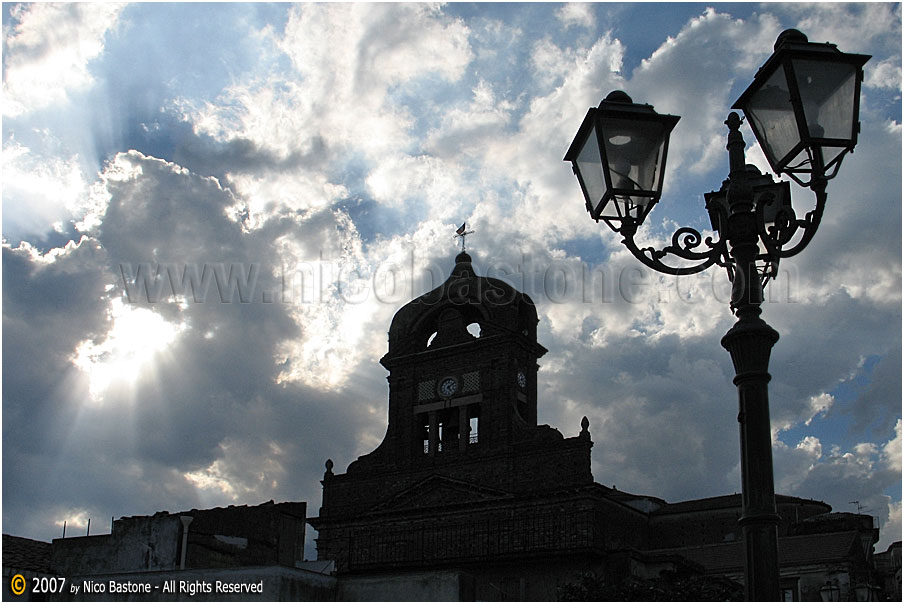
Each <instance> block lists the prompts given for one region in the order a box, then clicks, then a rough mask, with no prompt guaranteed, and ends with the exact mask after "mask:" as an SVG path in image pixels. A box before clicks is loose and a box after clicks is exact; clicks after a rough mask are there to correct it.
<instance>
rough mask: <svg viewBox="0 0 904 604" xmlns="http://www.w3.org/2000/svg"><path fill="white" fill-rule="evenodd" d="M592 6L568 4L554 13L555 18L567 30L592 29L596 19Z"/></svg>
mask: <svg viewBox="0 0 904 604" xmlns="http://www.w3.org/2000/svg"><path fill="white" fill-rule="evenodd" d="M591 8H592V6H591V5H589V4H585V3H576V2H569V3H567V4H563V5H562V7H561V8H560V9H559V10H558V11H556V18H558V19H559V21H561V22H562V25H563V26H564V27H565V28H566V29H568V28H570V27H575V26H577V27H593V25H594V24H595V22H596V18H595V17H594V15H593V11H592V10H591Z"/></svg>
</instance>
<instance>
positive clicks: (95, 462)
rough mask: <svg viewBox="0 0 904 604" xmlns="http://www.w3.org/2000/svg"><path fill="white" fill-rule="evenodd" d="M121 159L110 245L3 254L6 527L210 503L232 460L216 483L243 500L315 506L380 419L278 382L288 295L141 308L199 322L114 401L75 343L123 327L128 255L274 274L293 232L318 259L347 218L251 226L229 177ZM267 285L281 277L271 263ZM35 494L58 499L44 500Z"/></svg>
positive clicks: (104, 237) (115, 393) (338, 397)
mask: <svg viewBox="0 0 904 604" xmlns="http://www.w3.org/2000/svg"><path fill="white" fill-rule="evenodd" d="M120 161H121V162H124V163H121V167H122V166H126V165H128V169H129V170H130V171H129V172H128V175H127V176H123V175H120V176H119V177H117V178H118V179H117V178H111V179H110V180H108V181H107V190H108V192H109V193H110V202H109V205H108V207H107V211H106V213H105V214H104V216H103V223H102V226H101V227H100V228H99V229H98V231H97V234H96V236H97V239H96V240H94V239H90V238H88V239H86V240H85V242H83V243H82V244H81V245H80V246H78V247H72V248H70V249H68V250H66V251H65V252H63V253H60V254H59V255H58V256H57V257H56V260H55V261H54V262H52V263H49V264H45V263H42V262H41V261H39V260H36V259H35V258H34V257H33V256H32V255H31V254H30V253H29V252H27V251H23V250H12V249H9V248H4V250H3V253H4V280H5V287H4V342H3V345H4V351H5V352H6V354H4V367H3V373H4V452H5V455H4V467H5V469H6V470H7V471H5V472H4V490H5V493H6V495H7V497H6V499H5V502H4V519H5V521H6V522H7V523H8V524H9V525H10V526H17V527H21V529H17V531H18V532H21V533H22V534H28V535H32V536H38V537H40V538H45V539H46V538H50V537H51V536H53V534H54V533H55V531H56V529H55V528H54V525H53V523H54V522H55V521H57V520H61V519H64V518H65V515H66V514H67V513H68V514H71V513H72V511H73V510H85V511H86V512H87V513H89V514H93V515H94V517H95V518H98V517H100V518H103V517H108V516H109V515H115V514H133V513H152V512H154V511H156V510H159V509H164V508H166V509H176V508H178V509H182V508H190V507H193V506H198V505H201V504H202V502H203V501H204V498H203V497H201V496H200V495H198V494H197V492H196V485H193V484H192V483H191V481H190V480H188V479H187V478H186V477H185V474H186V473H188V474H191V473H193V472H201V473H202V474H203V473H204V472H207V471H208V470H209V468H210V467H211V465H212V464H214V462H217V461H218V460H220V462H219V465H218V466H216V468H215V469H216V472H215V473H214V474H215V475H214V478H219V479H222V480H223V481H226V483H228V484H229V486H230V487H231V488H233V489H234V491H229V492H228V493H227V495H229V496H231V495H233V494H235V495H237V496H239V497H240V498H241V501H243V502H244V501H251V502H255V500H256V498H259V499H261V500H265V499H270V498H283V499H302V500H308V501H311V502H314V501H316V500H317V498H318V492H317V491H318V490H317V486H318V485H317V483H316V480H315V481H311V480H309V478H310V477H312V476H317V475H318V473H322V469H323V462H324V460H325V458H326V457H327V456H329V455H330V454H334V453H331V451H337V450H344V451H349V450H352V451H353V450H355V449H356V444H355V434H356V432H357V431H358V430H359V429H360V428H361V425H362V423H363V422H364V421H365V420H366V418H364V417H361V415H360V414H361V408H360V406H355V405H352V404H351V401H349V400H348V399H347V398H346V397H345V396H344V395H342V394H338V393H335V392H329V391H326V392H324V391H320V390H315V389H312V388H310V387H308V386H305V385H303V384H299V383H283V384H277V375H278V371H279V367H278V365H277V363H276V362H275V356H274V355H275V350H276V348H277V346H278V345H279V344H280V343H282V342H284V341H285V340H292V339H296V338H301V337H302V335H303V332H304V329H305V326H304V325H301V326H300V327H299V326H298V324H297V323H296V322H295V320H293V319H292V318H291V317H290V316H289V315H288V312H289V310H290V307H289V305H286V304H278V303H271V304H267V303H263V301H262V300H261V299H260V298H258V299H256V300H254V301H252V302H251V303H241V302H240V301H239V300H238V299H236V300H234V302H233V303H221V302H220V300H218V299H217V291H216V288H215V287H211V294H212V295H211V296H210V299H209V300H208V301H206V302H204V303H195V302H192V301H189V302H188V303H185V302H184V299H183V298H182V297H181V296H180V297H177V298H173V297H172V296H171V295H170V296H164V297H163V298H162V299H160V300H159V301H157V302H155V303H148V302H147V301H144V302H143V303H142V304H137V305H130V307H131V308H148V309H151V310H153V311H154V312H157V313H159V314H161V315H163V316H165V317H166V318H167V319H169V320H170V321H171V322H173V323H179V324H182V325H184V328H183V331H182V332H181V333H180V334H179V336H178V338H177V339H176V341H175V342H174V343H173V344H172V345H170V346H169V347H168V348H167V349H166V350H164V351H161V352H160V353H159V354H158V356H157V358H156V361H155V362H154V364H153V366H152V367H145V368H143V370H142V373H141V374H139V375H136V376H133V381H132V383H131V384H130V385H128V386H126V385H121V384H120V385H116V384H114V385H111V386H110V388H109V389H108V390H107V391H106V392H104V395H103V399H102V401H93V402H92V401H91V400H90V395H89V393H88V391H87V387H86V379H85V376H84V375H82V374H81V373H80V372H79V371H78V370H77V369H76V368H75V367H74V365H73V363H72V355H73V352H72V351H73V350H74V349H75V348H76V346H77V344H78V343H79V342H81V341H83V340H85V339H88V338H96V339H97V340H98V341H100V340H102V335H103V334H104V333H105V331H106V329H107V328H109V324H108V323H107V318H106V315H105V306H106V304H104V303H105V302H107V303H108V302H109V299H110V298H112V297H118V296H123V294H124V290H125V284H124V283H123V282H122V276H121V274H117V273H118V270H117V268H118V266H119V264H120V263H133V264H137V263H139V262H152V263H156V262H161V263H163V262H168V263H173V264H176V265H180V266H181V265H185V264H192V263H194V264H204V263H217V262H238V263H244V264H246V265H248V264H251V263H253V262H258V263H261V264H263V265H264V266H265V268H266V269H268V270H269V269H270V268H273V267H275V266H278V264H279V258H278V257H277V255H276V253H275V247H274V246H275V244H274V242H275V241H276V240H277V239H278V238H279V237H282V236H286V235H289V236H290V237H297V238H298V240H299V242H300V249H302V250H308V251H309V252H311V253H314V252H315V250H319V249H322V248H321V245H323V246H324V247H328V244H327V238H328V237H329V236H330V228H332V229H333V231H335V220H334V219H333V215H332V214H331V213H328V212H325V213H324V214H323V216H321V217H319V218H316V217H315V218H314V219H312V220H310V222H309V223H307V224H306V226H305V227H304V228H301V227H300V226H299V224H298V223H297V221H295V220H294V219H292V218H291V217H289V218H274V219H272V220H271V221H270V222H269V223H268V224H266V225H264V227H262V228H260V229H258V230H256V231H254V232H253V233H246V232H243V228H242V224H241V223H239V222H236V221H234V220H231V219H230V218H228V217H227V214H226V209H227V208H228V207H229V206H230V204H232V203H234V201H235V200H234V198H233V197H232V196H231V194H230V193H229V192H228V191H226V190H224V189H222V188H220V187H219V186H218V185H217V184H216V182H215V181H213V180H211V179H209V178H203V177H199V176H196V175H194V174H191V173H189V172H187V171H186V170H184V169H180V168H179V167H178V166H175V165H173V164H168V163H166V162H163V161H160V160H156V159H151V158H146V157H144V156H142V155H140V154H138V153H132V154H129V155H128V156H123V157H122V158H121V159H120ZM112 172H113V170H112V168H111V173H112ZM100 246H103V247H100ZM261 281H262V283H263V286H262V287H266V286H268V285H270V286H274V287H275V279H274V278H273V277H272V276H269V273H268V271H267V270H264V271H262V276H261ZM107 284H113V286H114V287H113V289H112V290H110V291H106V287H105V286H106V285H107ZM189 300H190V298H189ZM320 452H322V454H321V453H320ZM17 467H28V468H30V469H31V470H30V471H29V472H27V473H23V472H16V471H14V469H15V468H17ZM217 472H218V473H219V474H217ZM35 476H45V477H53V478H54V480H55V482H51V481H49V479H48V480H46V481H45V480H40V479H36V478H35ZM124 484H130V485H132V486H131V487H129V488H128V489H123V485H124ZM53 493H56V494H57V496H56V497H53V496H52V494H53ZM59 493H64V494H65V495H64V496H62V497H60V496H59ZM226 500H228V497H227V499H226ZM35 501H43V502H45V503H43V504H41V505H40V506H39V508H40V509H38V510H35V505H34V502H35ZM51 502H56V503H51Z"/></svg>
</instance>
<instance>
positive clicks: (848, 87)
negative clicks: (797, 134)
mask: <svg viewBox="0 0 904 604" xmlns="http://www.w3.org/2000/svg"><path fill="white" fill-rule="evenodd" d="M858 69H859V68H858V67H857V66H856V65H854V64H851V63H829V62H826V61H812V60H803V59H798V60H795V61H794V76H795V78H796V79H797V86H798V89H799V90H800V97H801V101H802V102H803V108H804V116H805V117H806V119H807V129H808V130H809V135H810V137H812V138H833V139H845V140H848V139H851V138H852V135H853V132H854V127H855V124H854V101H855V99H854V95H855V94H856V91H857V71H858Z"/></svg>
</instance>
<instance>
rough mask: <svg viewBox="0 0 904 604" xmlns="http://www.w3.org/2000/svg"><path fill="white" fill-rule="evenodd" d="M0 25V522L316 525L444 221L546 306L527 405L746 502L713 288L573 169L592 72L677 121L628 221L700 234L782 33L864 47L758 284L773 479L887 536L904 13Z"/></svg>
mask: <svg viewBox="0 0 904 604" xmlns="http://www.w3.org/2000/svg"><path fill="white" fill-rule="evenodd" d="M2 10H3V19H2V22H3V100H2V110H3V117H2V127H3V131H2V140H3V164H2V165H3V173H2V182H3V206H2V237H3V244H2V245H3V269H2V312H3V327H2V336H3V346H2V358H3V361H2V362H3V378H2V388H3V390H2V395H3V407H2V412H3V414H2V426H3V455H2V458H3V491H2V497H3V532H4V533H11V534H15V535H21V536H25V537H31V538H34V539H40V540H45V541H49V540H50V539H53V538H55V537H59V536H60V535H61V533H62V527H63V523H64V522H65V523H66V525H67V535H75V534H84V531H85V530H86V529H87V524H88V520H89V519H91V520H93V522H92V523H91V531H92V534H97V533H102V532H107V531H108V530H109V528H108V527H109V525H108V524H107V522H108V519H110V518H111V517H116V518H119V517H121V516H131V515H147V514H153V513H155V512H157V511H160V510H168V511H170V512H177V511H182V510H189V509H192V508H205V507H214V506H224V505H232V504H235V505H241V504H250V505H256V504H259V503H262V502H264V501H268V500H271V499H273V500H276V501H299V500H300V501H306V502H308V506H309V513H310V514H311V515H316V513H317V509H318V508H319V505H320V497H321V486H320V484H319V481H320V479H321V478H322V476H323V472H324V462H325V461H326V460H327V458H330V459H332V460H333V461H334V462H335V464H336V471H337V472H340V471H344V470H345V468H346V467H347V465H348V464H349V463H350V462H352V461H354V460H355V459H356V458H357V457H358V456H359V455H363V454H365V453H368V452H370V451H371V450H373V449H374V448H375V447H376V446H377V445H378V444H379V442H380V441H381V439H382V437H383V435H384V433H385V429H386V421H387V395H388V386H387V382H386V375H387V373H386V371H385V369H384V368H383V367H381V366H380V365H379V363H378V361H379V359H380V357H381V356H382V355H383V354H385V352H386V347H387V331H388V328H389V323H390V321H391V319H392V316H393V314H394V313H395V312H396V311H397V310H398V309H399V308H400V307H401V306H402V305H403V304H405V303H406V302H407V301H408V300H410V299H411V298H413V297H415V296H418V295H420V294H422V293H424V292H426V291H429V290H430V289H432V288H433V287H435V286H436V285H438V284H439V283H441V282H442V281H443V280H445V278H446V277H447V276H448V274H449V272H450V271H451V269H452V266H453V258H454V256H455V254H456V252H457V251H458V248H457V243H456V240H455V239H454V238H453V235H454V234H455V229H456V228H457V227H458V226H459V225H460V224H461V223H462V222H467V224H468V227H469V229H473V230H474V233H473V234H472V235H470V236H469V237H468V239H467V246H468V251H469V253H470V254H471V256H472V257H473V259H474V266H475V268H476V269H477V271H478V272H479V273H481V274H486V275H490V276H496V277H500V278H504V279H506V280H507V281H508V282H509V283H510V284H511V285H513V286H515V287H516V288H518V289H520V290H522V291H525V292H527V293H528V294H529V295H530V296H531V297H532V299H533V300H534V302H535V303H536V305H537V310H538V313H539V317H540V324H539V328H538V334H539V335H538V337H539V341H540V343H541V344H542V345H543V346H545V347H546V348H547V349H548V350H549V352H548V353H547V354H546V355H545V356H544V357H543V358H542V359H541V360H540V364H541V368H540V371H539V374H538V375H539V377H538V380H539V391H538V401H539V403H538V406H539V421H540V423H546V424H549V425H551V426H554V427H556V428H558V429H559V430H560V431H561V432H562V434H563V435H564V436H566V437H570V436H574V435H576V434H577V433H578V432H579V431H580V423H581V418H582V417H584V416H586V417H587V418H588V419H589V421H590V432H591V435H592V438H593V441H594V443H595V444H594V448H593V457H592V460H593V461H592V464H593V465H592V470H593V475H594V477H595V479H596V481H597V482H600V483H602V484H605V485H607V486H612V485H615V486H616V487H617V488H618V489H619V490H623V491H628V492H633V493H638V494H643V495H651V496H655V497H660V498H662V499H665V500H667V501H682V500H687V499H696V498H703V497H711V496H716V495H722V494H726V493H736V492H738V491H739V490H740V471H739V461H738V459H739V444H738V428H737V421H736V416H737V393H736V390H735V387H734V386H733V385H732V377H733V374H734V372H733V369H732V366H731V361H730V358H729V356H728V354H727V352H726V351H725V350H724V349H722V347H721V346H720V344H719V340H720V338H721V337H722V335H723V334H724V333H725V332H726V331H727V330H728V329H729V328H730V327H731V325H732V323H733V317H732V315H731V311H730V309H729V305H728V290H729V284H728V280H727V277H726V275H725V272H724V271H723V270H721V269H718V270H717V269H715V268H713V269H710V270H709V271H706V272H704V273H701V274H698V275H694V276H687V277H681V278H675V277H668V276H665V275H660V274H658V273H654V272H653V271H651V270H649V269H647V268H645V267H643V266H642V265H641V264H640V263H639V262H638V261H637V260H636V259H634V258H633V257H632V256H631V254H630V252H628V251H627V250H626V249H625V248H624V246H623V245H622V244H621V243H620V239H619V238H618V237H617V236H616V235H615V234H614V233H613V232H611V231H610V230H609V229H608V228H607V227H606V226H605V225H604V224H603V223H599V224H597V223H595V222H594V221H593V220H592V219H591V218H590V217H589V215H588V214H587V212H586V211H585V209H584V203H583V199H582V196H581V192H580V188H579V185H578V183H577V180H576V179H575V178H574V176H573V174H572V170H571V167H570V165H569V164H568V163H566V162H564V161H563V160H562V158H563V156H564V155H565V152H566V150H567V149H568V147H569V145H570V143H571V140H572V138H573V137H574V135H575V133H576V132H577V129H578V127H579V125H580V123H581V121H582V119H583V117H584V114H585V113H586V112H587V109H588V108H589V107H591V106H596V105H597V104H598V103H599V101H600V100H601V99H602V98H604V97H605V96H606V95H607V94H608V93H609V92H610V91H612V90H617V89H620V90H624V91H626V92H628V94H629V95H631V97H632V98H633V99H634V101H635V102H641V103H649V104H651V105H653V106H654V107H655V109H656V110H657V111H658V112H660V113H669V114H673V115H680V116H681V120H680V121H679V122H678V125H677V126H676V128H675V130H674V131H673V134H672V140H671V145H670V148H669V155H668V160H669V165H668V169H667V171H666V175H665V187H664V194H663V199H662V201H661V202H660V203H659V204H658V205H657V207H655V208H654V210H653V212H652V213H651V214H650V216H649V217H648V220H647V223H645V225H644V227H643V228H642V229H641V231H640V232H639V233H638V238H639V240H641V241H643V242H646V243H648V244H650V245H662V244H664V243H665V242H666V241H667V240H668V238H669V237H670V236H671V233H672V232H674V230H675V229H676V228H678V227H680V226H685V225H686V226H691V227H694V228H697V229H709V228H710V226H709V222H708V219H707V217H706V213H705V210H704V207H703V194H704V193H706V192H708V191H712V190H717V189H718V188H719V186H720V185H721V182H722V180H723V179H724V178H725V177H726V176H727V167H728V157H727V153H726V152H725V148H724V147H725V137H726V134H727V129H726V128H725V126H724V125H723V122H724V120H725V119H726V116H727V115H728V112H729V111H730V108H731V105H732V104H733V102H734V101H735V100H736V99H737V97H738V96H740V94H741V92H742V91H743V90H744V89H745V88H746V87H747V85H748V84H749V83H750V82H751V81H752V78H753V76H754V74H755V73H756V70H757V68H758V67H759V66H760V65H761V64H762V63H763V62H764V61H765V60H766V58H767V57H768V56H769V55H770V53H771V52H772V48H773V44H774V42H775V39H776V38H777V36H778V34H779V33H780V32H781V31H783V30H784V29H787V28H792V27H793V28H797V29H799V30H801V31H803V32H804V33H805V34H807V35H808V36H809V38H810V40H811V41H816V42H824V41H831V42H833V43H835V44H837V45H838V48H839V49H840V50H842V51H844V52H854V53H862V54H869V55H872V59H871V60H870V61H869V62H868V63H867V64H866V66H865V72H866V75H865V81H864V84H863V89H862V91H861V112H860V121H861V133H860V139H859V142H858V145H857V148H856V150H855V152H854V153H853V154H851V155H850V156H848V157H847V158H846V159H845V160H844V163H843V165H842V167H841V170H840V173H839V175H838V176H837V177H836V178H835V179H834V180H832V181H830V183H829V187H828V195H829V196H828V204H827V207H826V211H825V215H824V217H823V220H822V224H821V226H820V229H819V232H818V233H817V234H816V236H815V238H814V239H813V241H812V242H811V243H810V244H809V246H808V248H807V249H806V250H805V251H804V252H803V253H801V254H799V255H798V256H795V257H794V258H791V259H788V260H783V261H782V264H781V267H780V275H779V277H778V279H777V280H776V281H774V282H772V283H771V284H770V285H769V287H768V289H767V292H766V297H767V301H766V303H765V304H764V306H763V318H764V319H765V320H766V321H767V322H768V323H769V324H770V325H772V326H773V327H774V328H775V329H776V330H778V332H779V333H780V334H781V339H780V340H779V341H778V343H777V344H776V345H775V348H774V349H773V353H772V359H771V364H770V371H771V374H772V381H771V383H770V404H771V413H772V416H771V417H772V434H773V449H774V467H775V482H776V490H777V492H779V493H783V494H787V495H794V496H798V497H804V498H811V499H817V500H822V501H825V502H827V503H829V504H830V505H831V506H832V507H833V508H834V509H835V510H836V511H843V512H855V511H857V509H858V506H859V508H860V509H862V510H863V511H864V513H869V514H872V515H874V516H876V517H877V518H878V522H879V526H880V530H881V540H880V542H879V543H878V544H877V546H876V547H877V551H884V550H885V548H886V547H887V546H888V544H890V543H891V542H893V541H896V540H900V539H901V307H902V306H901V302H902V301H901V293H902V288H901V255H902V254H901V252H902V250H901V233H902V229H901V191H902V187H901V33H902V32H901V7H900V4H882V3H869V4H839V3H832V4H816V5H804V4H779V3H768V4H696V3H669V4H655V3H639V4H629V3H626V4H620V3H602V4H545V3H544V4H518V3H506V4H464V3H461V4H459V3H452V4H442V5H428V4H411V3H406V4H332V3H326V4H300V5H288V4H258V3H254V4H242V3H234V4H233V3H230V4H207V3H204V4H166V3H147V4H122V5H120V4H110V3H98V4H95V3H79V4H44V3H40V4H12V3H4V4H3V9H2ZM742 132H743V134H744V137H745V140H746V142H747V145H748V149H747V151H748V154H747V161H748V162H749V163H752V164H754V165H756V166H758V167H759V169H761V170H762V171H764V172H768V165H767V163H766V161H765V159H764V156H763V154H762V152H761V151H760V150H759V148H758V146H757V144H756V142H755V140H754V138H753V135H752V133H751V131H750V130H749V128H748V127H747V126H746V124H745V125H744V127H743V128H742ZM792 194H793V199H794V204H795V208H796V211H797V212H798V215H803V214H804V213H805V212H807V211H809V209H811V208H812V207H813V204H814V198H813V195H812V193H811V192H810V191H809V190H807V189H802V188H800V187H797V186H794V187H793V192H792ZM313 533H314V531H313V529H311V528H310V527H308V534H309V545H308V555H309V556H313V551H312V547H311V544H310V537H311V536H312V535H313Z"/></svg>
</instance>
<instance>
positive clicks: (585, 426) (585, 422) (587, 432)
mask: <svg viewBox="0 0 904 604" xmlns="http://www.w3.org/2000/svg"><path fill="white" fill-rule="evenodd" d="M588 428H590V420H589V419H587V416H586V415H585V416H584V418H583V419H582V420H581V434H580V436H584V437H587V438H589V437H590V430H588Z"/></svg>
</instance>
